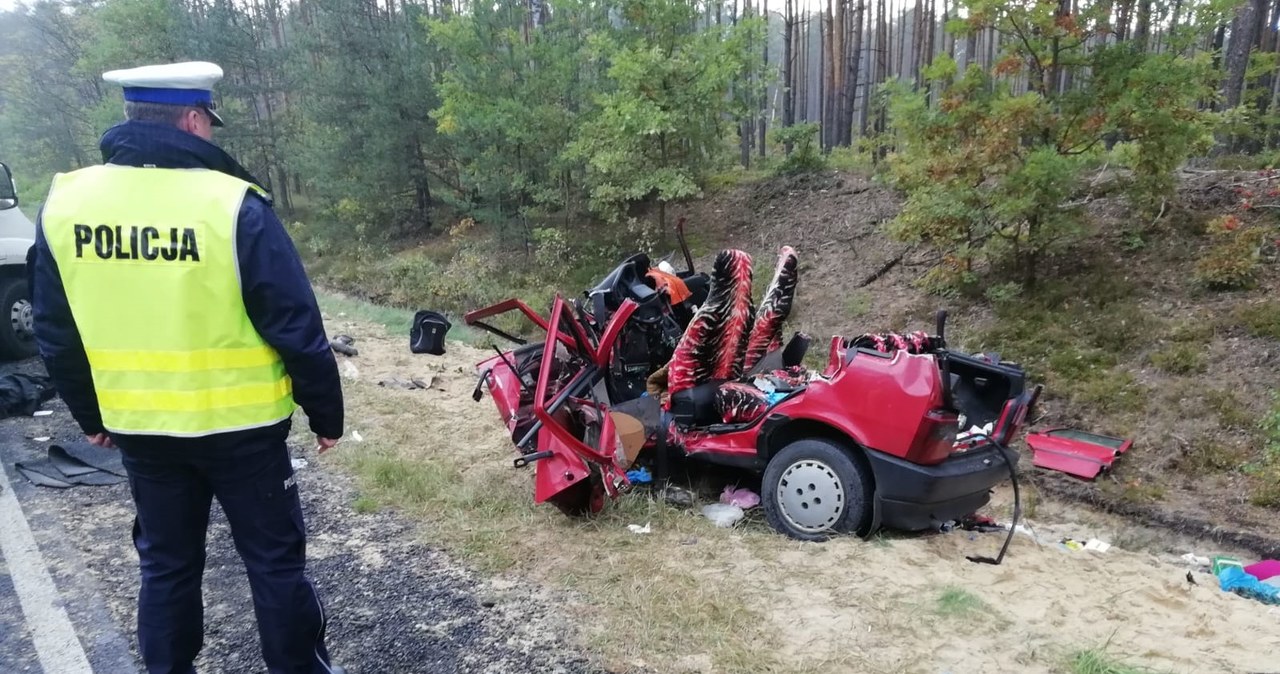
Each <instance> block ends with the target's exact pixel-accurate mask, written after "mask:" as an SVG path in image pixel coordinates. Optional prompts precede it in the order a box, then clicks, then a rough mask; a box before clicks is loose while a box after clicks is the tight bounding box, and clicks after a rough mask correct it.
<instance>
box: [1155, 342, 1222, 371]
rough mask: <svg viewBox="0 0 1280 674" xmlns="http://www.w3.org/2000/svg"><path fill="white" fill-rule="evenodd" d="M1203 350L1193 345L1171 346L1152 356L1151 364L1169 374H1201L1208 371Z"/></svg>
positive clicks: (1197, 345) (1200, 346) (1199, 346)
mask: <svg viewBox="0 0 1280 674" xmlns="http://www.w3.org/2000/svg"><path fill="white" fill-rule="evenodd" d="M1203 348H1204V347H1203V346H1202V345H1199V344H1191V343H1184V344H1170V345H1168V346H1166V347H1164V348H1161V349H1159V350H1157V351H1155V352H1153V353H1152V354H1151V356H1150V360H1151V364H1152V365H1154V366H1155V367H1156V368H1158V369H1160V370H1162V371H1164V372H1167V373H1169V374H1180V375H1188V374H1199V373H1202V372H1204V371H1205V370H1207V369H1208V366H1207V365H1206V364H1205V362H1204V353H1203Z"/></svg>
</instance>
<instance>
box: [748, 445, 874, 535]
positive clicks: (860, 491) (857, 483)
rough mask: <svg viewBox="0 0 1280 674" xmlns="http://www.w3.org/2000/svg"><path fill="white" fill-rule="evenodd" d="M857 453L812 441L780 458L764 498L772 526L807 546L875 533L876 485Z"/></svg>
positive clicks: (768, 472) (768, 471)
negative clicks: (856, 534) (854, 534)
mask: <svg viewBox="0 0 1280 674" xmlns="http://www.w3.org/2000/svg"><path fill="white" fill-rule="evenodd" d="M853 451H854V450H852V449H850V448H848V447H845V446H843V445H841V444H839V443H836V442H833V441H831V440H825V439H819V438H810V439H805V440H796V441H795V442H792V443H791V444H789V445H787V446H786V447H783V448H782V450H781V451H779V452H778V453H777V454H774V455H773V458H771V459H769V465H768V466H766V467H765V471H764V481H763V484H762V486H761V492H762V493H761V499H760V500H761V503H762V505H763V506H764V514H765V518H766V519H767V520H768V521H769V525H770V526H772V527H773V528H774V529H776V530H777V531H778V532H780V533H783V534H786V535H787V536H790V537H791V538H795V539H797V540H801V541H825V540H827V539H829V538H831V537H832V536H835V535H838V534H848V533H861V532H864V531H866V530H867V529H868V528H870V526H871V516H872V499H873V498H874V494H875V485H874V483H873V481H872V479H871V469H870V468H869V467H868V466H867V465H866V462H865V461H863V460H862V459H861V457H858V456H855V455H854V454H853ZM798 479H799V480H804V482H803V483H797V480H798ZM833 492H834V493H833ZM824 499H825V501H824ZM833 499H834V501H835V502H834V503H833V502H832V501H833Z"/></svg>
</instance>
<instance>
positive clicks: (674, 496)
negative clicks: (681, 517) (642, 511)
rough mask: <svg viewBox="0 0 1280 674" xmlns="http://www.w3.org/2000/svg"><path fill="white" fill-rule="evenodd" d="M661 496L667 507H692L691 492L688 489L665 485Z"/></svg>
mask: <svg viewBox="0 0 1280 674" xmlns="http://www.w3.org/2000/svg"><path fill="white" fill-rule="evenodd" d="M662 496H663V499H664V500H666V502H667V505H671V506H675V507H677V508H692V507H693V501H694V498H693V492H691V491H689V490H688V489H684V488H681V487H677V486H675V485H667V488H666V489H665V490H664V492H663V494H662Z"/></svg>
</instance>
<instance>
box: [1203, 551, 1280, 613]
mask: <svg viewBox="0 0 1280 674" xmlns="http://www.w3.org/2000/svg"><path fill="white" fill-rule="evenodd" d="M1213 573H1214V575H1216V576H1217V577H1218V586H1219V587H1221V588H1222V591H1223V592H1233V593H1235V594H1238V595H1240V596H1241V597H1247V598H1249V599H1253V600H1256V601H1260V602H1262V603H1264V604H1275V605H1280V587H1277V586H1275V585H1271V584H1268V583H1264V582H1262V581H1260V580H1258V577H1257V576H1255V575H1253V574H1251V573H1249V572H1247V571H1245V570H1244V565H1242V564H1241V563H1240V562H1239V561H1238V560H1235V559H1232V558H1230V557H1214V558H1213Z"/></svg>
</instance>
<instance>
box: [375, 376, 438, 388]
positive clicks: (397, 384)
mask: <svg viewBox="0 0 1280 674" xmlns="http://www.w3.org/2000/svg"><path fill="white" fill-rule="evenodd" d="M434 383H435V376H434V375H427V376H426V377H425V378H422V379H419V378H417V377H410V378H409V379H400V378H399V377H392V378H390V379H383V380H382V381H380V382H378V386H381V387H383V388H399V389H404V390H406V391H418V390H426V389H429V388H431V385H432V384H434Z"/></svg>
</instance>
